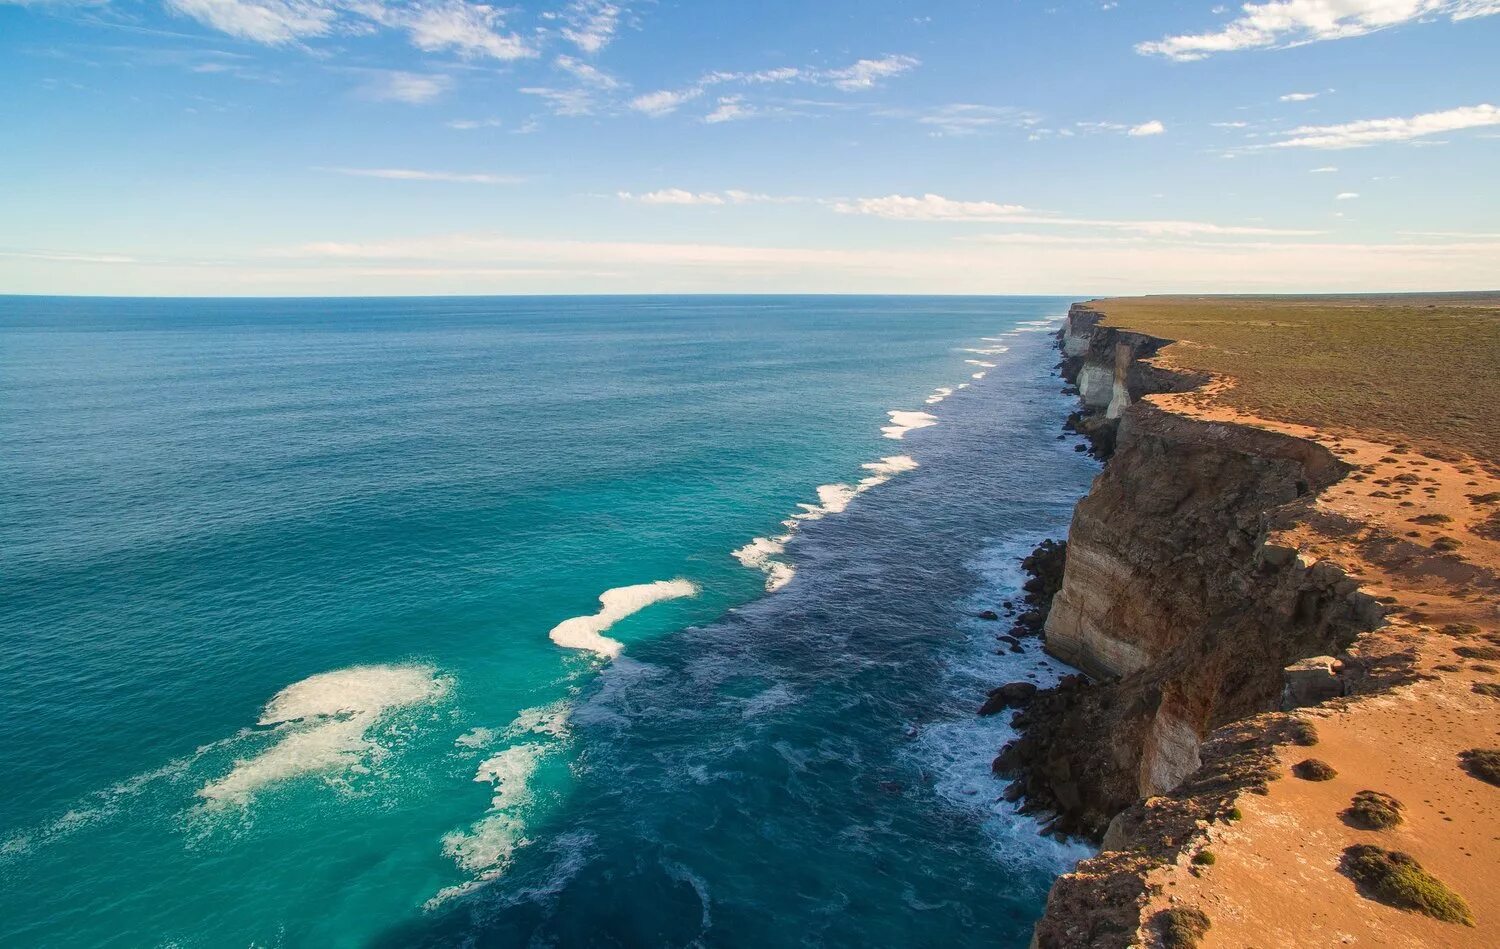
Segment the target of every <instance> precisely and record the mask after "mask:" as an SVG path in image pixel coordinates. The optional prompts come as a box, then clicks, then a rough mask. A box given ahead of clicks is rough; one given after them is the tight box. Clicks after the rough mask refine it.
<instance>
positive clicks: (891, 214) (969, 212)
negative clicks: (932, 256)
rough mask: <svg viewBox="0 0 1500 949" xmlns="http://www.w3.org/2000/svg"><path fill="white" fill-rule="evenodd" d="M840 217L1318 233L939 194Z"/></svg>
mask: <svg viewBox="0 0 1500 949" xmlns="http://www.w3.org/2000/svg"><path fill="white" fill-rule="evenodd" d="M833 209H834V210H835V211H838V212H839V213H841V214H866V215H871V216H874V217H882V218H887V219H889V220H896V221H962V222H971V223H988V224H995V223H1005V224H1045V225H1051V226H1055V227H1090V228H1105V229H1110V230H1123V231H1131V232H1135V233H1140V234H1150V235H1159V236H1166V235H1171V236H1178V237H1182V236H1208V235H1242V236H1243V235H1261V236H1275V235H1280V236H1294V235H1304V236H1305V235H1312V234H1317V233H1320V232H1318V231H1309V230H1295V229H1287V228H1274V227H1261V226H1258V225H1255V226H1251V225H1233V224H1211V223H1207V222H1204V221H1129V220H1123V221H1122V220H1104V219H1097V218H1074V217H1066V216H1064V215H1057V214H1051V213H1048V212H1043V211H1036V210H1033V209H1031V208H1027V207H1025V206H1024V205H1020V204H1001V203H999V202H995V201H958V200H954V199H952V198H945V197H943V196H942V195H938V194H924V195H921V196H920V197H913V196H907V195H899V194H892V195H886V196H885V197H882V198H856V199H853V200H843V201H835V202H833Z"/></svg>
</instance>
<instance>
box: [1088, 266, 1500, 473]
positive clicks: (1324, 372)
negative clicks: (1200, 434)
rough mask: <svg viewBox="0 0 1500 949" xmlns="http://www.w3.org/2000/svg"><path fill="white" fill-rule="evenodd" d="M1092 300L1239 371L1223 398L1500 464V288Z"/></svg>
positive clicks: (1177, 351) (1183, 351) (1208, 361)
mask: <svg viewBox="0 0 1500 949" xmlns="http://www.w3.org/2000/svg"><path fill="white" fill-rule="evenodd" d="M1089 306H1090V307H1091V308H1093V309H1095V310H1098V311H1099V312H1101V313H1103V314H1104V317H1105V322H1106V323H1108V324H1109V325H1111V326H1115V327H1118V328H1121V329H1130V330H1136V331H1139V332H1142V333H1147V334H1150V335H1152V336H1159V337H1163V338H1165V339H1170V340H1175V341H1176V343H1177V344H1176V345H1174V346H1172V347H1170V348H1169V349H1168V350H1167V351H1166V353H1165V357H1166V362H1167V363H1168V364H1170V365H1173V366H1177V367H1180V368H1184V369H1197V370H1202V371H1206V372H1209V373H1213V374H1214V375H1216V376H1220V377H1228V378H1229V379H1231V380H1232V385H1231V386H1230V387H1229V388H1227V389H1223V390H1221V391H1219V392H1217V393H1215V397H1216V400H1217V401H1218V402H1220V403H1221V404H1224V405H1227V406H1229V407H1232V408H1235V409H1239V410H1241V411H1243V412H1246V413H1248V414H1250V415H1255V416H1258V417H1261V418H1266V419H1274V420H1277V421H1284V422H1292V423H1297V424H1302V425H1310V426H1313V427H1316V428H1320V429H1325V430H1341V431H1345V432H1363V433H1381V434H1384V435H1387V436H1390V437H1391V438H1392V439H1393V440H1395V441H1403V440H1404V441H1407V442H1410V443H1411V444H1413V445H1414V446H1417V447H1419V448H1422V449H1424V450H1427V451H1429V452H1433V453H1436V454H1438V455H1439V456H1442V455H1443V454H1445V451H1444V450H1445V449H1446V450H1448V451H1449V452H1451V451H1453V450H1456V451H1458V452H1462V453H1465V454H1468V455H1470V456H1472V457H1474V458H1476V459H1478V460H1480V461H1483V462H1485V463H1487V464H1489V465H1493V466H1496V467H1500V425H1496V424H1495V419H1496V418H1497V417H1500V292H1493V293H1445V294H1391V295H1357V296H1277V297H1250V296H1148V297H1118V298H1113V299H1104V300H1095V301H1091V302H1090V303H1089Z"/></svg>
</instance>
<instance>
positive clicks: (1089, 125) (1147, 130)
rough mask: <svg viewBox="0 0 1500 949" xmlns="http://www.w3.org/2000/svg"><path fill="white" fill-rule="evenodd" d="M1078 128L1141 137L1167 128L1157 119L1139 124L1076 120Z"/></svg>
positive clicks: (1086, 130) (1075, 123)
mask: <svg viewBox="0 0 1500 949" xmlns="http://www.w3.org/2000/svg"><path fill="white" fill-rule="evenodd" d="M1073 124H1074V125H1075V126H1077V127H1078V128H1080V129H1082V130H1083V131H1084V132H1085V133H1088V132H1124V133H1125V134H1126V135H1130V136H1134V137H1136V138H1139V137H1141V136H1145V135H1160V134H1162V133H1163V132H1165V131H1166V130H1167V127H1166V126H1165V125H1163V124H1162V123H1161V122H1160V121H1158V120H1157V119H1152V120H1150V121H1149V122H1141V123H1140V124H1138V125H1127V124H1126V123H1124V122H1074V123H1073Z"/></svg>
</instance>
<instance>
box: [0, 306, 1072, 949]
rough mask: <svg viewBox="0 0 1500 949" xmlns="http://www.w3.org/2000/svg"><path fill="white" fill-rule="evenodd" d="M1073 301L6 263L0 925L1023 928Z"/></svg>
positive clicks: (929, 940)
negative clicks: (1039, 642)
mask: <svg viewBox="0 0 1500 949" xmlns="http://www.w3.org/2000/svg"><path fill="white" fill-rule="evenodd" d="M1066 304H1067V301H1065V300H1058V299H1039V298H845V297H776V298H766V297H743V298H729V297H701V298H693V297H669V298H641V297H625V298H575V299H570V298H538V299H515V298H505V299H477V298H466V299H389V300H258V301H229V300H193V301H167V300H82V299H45V298H0V442H3V444H4V445H5V446H6V447H5V451H4V453H3V454H0V583H3V590H4V597H3V602H0V693H3V695H4V696H5V703H6V706H7V714H5V715H4V716H0V765H3V782H4V786H5V796H4V806H3V811H0V839H3V843H0V880H3V887H0V944H5V945H47V946H152V945H175V946H249V945H260V946H273V945H285V946H365V945H389V946H405V945H419V944H421V945H452V944H469V945H495V946H511V945H529V944H536V945H560V946H596V945H612V946H686V945H712V946H766V945H853V944H860V945H866V946H868V945H892V946H894V945H901V946H926V945H932V946H937V945H943V946H953V945H985V946H996V945H999V946H1007V945H1015V946H1023V945H1025V944H1026V940H1027V938H1028V936H1029V931H1030V925H1031V922H1032V921H1033V920H1034V919H1035V917H1036V916H1037V915H1038V914H1039V912H1040V910H1041V906H1042V901H1043V898H1044V896H1045V892H1046V888H1047V886H1048V884H1049V882H1050V880H1051V878H1052V877H1053V876H1054V875H1055V874H1056V873H1058V872H1060V871H1062V870H1063V869H1066V868H1067V866H1069V865H1070V864H1071V862H1072V861H1073V860H1076V859H1077V858H1078V857H1079V856H1080V855H1081V851H1080V850H1079V849H1077V848H1074V847H1068V846H1064V845H1059V844H1055V843H1053V842H1050V841H1046V840H1043V839H1041V838H1039V837H1037V836H1036V833H1035V825H1034V824H1033V823H1032V822H1031V821H1029V820H1027V819H1024V818H1020V817H1017V816H1015V815H1013V814H1012V813H1011V807H1010V806H1009V805H1006V804H1003V803H999V802H997V800H996V797H997V795H998V792H999V791H1000V789H1001V785H1000V783H999V782H997V781H995V780H994V779H993V778H991V777H990V776H989V774H988V762H989V759H990V757H992V756H993V754H994V751H995V749H997V748H998V747H999V745H1000V744H1002V743H1003V742H1004V741H1005V739H1006V737H1007V735H1008V727H1007V726H1006V725H1005V723H1004V722H1002V721H998V720H985V721H981V720H979V719H977V718H975V717H974V716H973V714H972V712H973V709H974V707H975V706H976V705H977V703H978V699H979V697H980V696H981V695H982V691H983V689H984V688H985V687H988V686H990V685H993V684H996V683H997V682H1001V681H1006V680H1008V679H1013V678H1020V677H1023V676H1027V675H1031V676H1034V677H1036V678H1037V679H1038V680H1039V681H1045V680H1047V679H1048V678H1049V677H1052V676H1055V675H1057V674H1058V671H1059V670H1058V668H1057V667H1056V666H1054V665H1051V664H1049V663H1048V661H1047V660H1045V659H1044V658H1042V657H1041V656H1040V654H1039V653H1038V652H1037V651H1036V648H1035V645H1034V644H1028V646H1027V651H1026V652H1024V653H1022V654H1019V655H1014V654H1010V653H1008V652H1007V653H1004V654H997V653H996V651H995V646H996V643H995V642H994V639H993V636H994V634H995V633H996V632H1001V631H1003V630H1000V629H997V628H996V626H995V624H986V623H984V622H983V621H980V620H977V619H974V618H972V617H973V613H974V612H975V611H976V610H978V609H982V608H986V607H989V606H993V605H995V604H996V603H997V602H998V601H1000V600H1001V599H1004V598H1006V597H1008V596H1010V595H1011V594H1012V593H1013V592H1014V589H1015V585H1016V583H1017V573H1016V569H1015V558H1016V557H1017V556H1018V555H1019V554H1020V553H1023V552H1024V551H1025V550H1026V549H1028V548H1029V546H1030V545H1031V544H1033V543H1035V542H1036V541H1037V540H1039V539H1040V538H1042V537H1044V536H1049V535H1056V534H1058V533H1060V531H1061V530H1062V529H1063V527H1064V526H1065V524H1066V518H1067V515H1068V512H1069V510H1070V508H1071V505H1072V503H1073V501H1074V500H1075V499H1076V498H1077V496H1078V495H1079V494H1081V493H1082V492H1083V491H1084V490H1085V489H1086V487H1087V482H1088V479H1089V478H1090V477H1091V476H1092V474H1093V470H1094V469H1093V466H1092V463H1091V462H1089V461H1087V460H1086V459H1084V458H1083V457H1081V456H1080V455H1078V454H1077V453H1075V452H1074V451H1073V450H1072V447H1073V446H1072V444H1071V442H1067V441H1058V440H1056V438H1055V434H1056V432H1057V431H1058V425H1059V423H1060V422H1061V420H1062V418H1063V416H1064V415H1065V413H1066V411H1067V408H1068V400H1067V399H1066V398H1065V397H1063V396H1062V395H1061V394H1060V393H1059V392H1058V387H1059V383H1058V380H1057V378H1056V377H1055V376H1054V375H1052V374H1051V371H1050V367H1051V366H1052V364H1053V363H1054V362H1055V351H1054V350H1053V349H1052V348H1051V346H1052V344H1051V339H1050V337H1049V335H1048V334H1047V333H1046V332H1044V330H1047V329H1049V328H1051V327H1052V326H1055V325H1056V321H1057V320H1058V319H1059V318H1060V317H1061V315H1062V314H1063V312H1064V310H1065V309H1066ZM1049 321H1050V322H1049ZM976 363H988V364H993V365H976ZM978 373H982V374H983V377H982V378H974V376H975V374H978ZM960 385H964V386H965V387H964V388H961V389H960V388H958V387H959V386H960ZM940 387H941V388H940ZM943 389H951V390H954V391H952V393H951V394H950V395H948V396H947V397H946V398H942V399H938V396H939V395H941V393H942V390H943ZM929 399H932V400H933V401H931V402H929V401H928V400H929ZM893 410H895V411H901V412H925V413H928V414H927V416H926V417H923V416H907V415H898V416H896V417H895V419H892V418H891V417H890V416H889V415H888V413H890V412H891V411H893ZM913 423H916V425H917V426H918V427H909V426H912V425H913ZM882 427H888V430H887V432H886V433H885V434H883V433H882ZM892 434H900V435H901V436H902V437H900V438H892V437H887V436H889V435H892ZM881 459H887V460H886V461H883V462H882V461H881ZM867 465H874V466H875V467H865V466H867ZM861 479H868V480H866V481H865V483H864V484H863V485H861ZM836 485H843V487H834V486H836ZM820 486H825V487H824V488H823V490H822V491H821V493H820V491H819V487H820ZM799 513H801V514H802V515H803V516H801V517H793V515H796V514H799ZM783 522H790V526H787V525H785V524H784V523H783ZM756 538H762V540H761V542H760V543H759V544H752V542H754V541H755V539H756ZM736 551H739V552H740V556H739V558H736V556H734V553H735V552H736ZM747 564H748V565H747ZM788 578H790V579H789V580H788ZM658 581H668V582H666V583H658ZM777 584H781V585H780V586H779V587H778V588H777V589H775V591H774V592H769V593H768V592H767V586H768V585H771V586H776V585H777ZM646 585H652V586H646ZM606 591H616V593H614V594H612V595H611V596H609V597H607V598H606V599H607V600H608V601H609V602H608V603H606V604H603V606H604V607H605V609H604V612H605V614H606V615H603V616H601V617H599V618H597V619H595V620H592V621H591V620H587V619H585V620H581V621H579V622H575V623H572V624H568V623H566V622H565V621H567V620H570V619H572V618H576V617H590V616H592V615H593V614H596V613H599V612H600V611H601V606H602V604H601V601H600V597H601V595H602V594H605V593H606ZM611 620H613V622H611ZM560 624H561V628H560V629H559V626H560ZM553 636H556V637H557V638H558V639H559V640H560V641H561V642H562V644H561V645H560V644H559V643H558V642H554V641H553V638H552V637H553Z"/></svg>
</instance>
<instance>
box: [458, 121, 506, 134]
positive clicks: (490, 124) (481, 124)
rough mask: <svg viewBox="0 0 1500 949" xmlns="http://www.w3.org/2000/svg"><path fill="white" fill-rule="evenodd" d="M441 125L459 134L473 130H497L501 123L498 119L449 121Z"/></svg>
mask: <svg viewBox="0 0 1500 949" xmlns="http://www.w3.org/2000/svg"><path fill="white" fill-rule="evenodd" d="M443 124H444V125H446V126H448V128H450V129H457V130H458V131H460V132H472V131H473V130H474V129H494V128H499V127H500V126H501V125H502V124H503V123H502V122H501V121H500V120H499V119H450V120H449V121H447V122H444V123H443Z"/></svg>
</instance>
